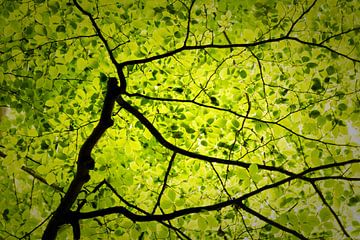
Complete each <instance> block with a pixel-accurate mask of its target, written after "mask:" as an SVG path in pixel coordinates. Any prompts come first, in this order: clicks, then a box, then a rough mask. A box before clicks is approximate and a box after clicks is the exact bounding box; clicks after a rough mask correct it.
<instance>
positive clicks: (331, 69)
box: [326, 66, 336, 76]
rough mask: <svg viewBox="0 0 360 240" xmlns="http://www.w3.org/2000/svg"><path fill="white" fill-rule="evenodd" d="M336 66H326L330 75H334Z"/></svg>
mask: <svg viewBox="0 0 360 240" xmlns="http://www.w3.org/2000/svg"><path fill="white" fill-rule="evenodd" d="M335 71H336V70H335V68H334V67H333V66H329V67H327V68H326V72H327V74H328V75H329V76H330V75H333V74H334V73H335Z"/></svg>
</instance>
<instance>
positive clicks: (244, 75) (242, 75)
mask: <svg viewBox="0 0 360 240" xmlns="http://www.w3.org/2000/svg"><path fill="white" fill-rule="evenodd" d="M239 74H240V77H242V78H246V77H247V73H246V71H245V70H241V71H240V72H239Z"/></svg>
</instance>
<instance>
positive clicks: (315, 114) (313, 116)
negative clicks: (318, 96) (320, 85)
mask: <svg viewBox="0 0 360 240" xmlns="http://www.w3.org/2000/svg"><path fill="white" fill-rule="evenodd" d="M318 116H320V112H319V111H318V110H312V111H311V112H310V113H309V117H310V118H317V117H318Z"/></svg>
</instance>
